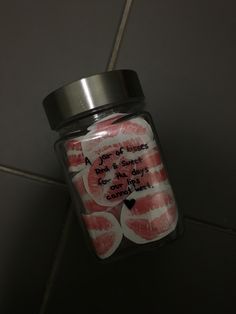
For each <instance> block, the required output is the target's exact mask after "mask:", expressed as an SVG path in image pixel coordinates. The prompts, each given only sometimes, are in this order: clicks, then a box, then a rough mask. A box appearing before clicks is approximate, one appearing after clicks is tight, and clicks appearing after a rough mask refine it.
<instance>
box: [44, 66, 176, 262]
mask: <svg viewBox="0 0 236 314" xmlns="http://www.w3.org/2000/svg"><path fill="white" fill-rule="evenodd" d="M143 106H144V95H143V92H142V88H141V85H140V82H139V79H138V76H137V74H136V72H134V71H132V70H116V71H110V72H104V73H101V74H97V75H93V76H90V77H88V78H83V79H81V80H79V81H76V82H73V83H71V84H69V85H66V86H64V87H62V88H60V89H58V90H56V91H54V92H53V93H51V94H50V95H48V96H47V97H46V98H45V100H44V108H45V110H46V113H47V116H48V119H49V122H50V124H51V127H52V129H54V130H57V131H59V134H60V139H59V140H58V141H57V142H56V144H55V149H56V152H57V154H58V156H59V159H60V161H61V164H62V166H63V168H64V172H65V175H66V179H67V183H68V186H69V187H70V191H71V194H72V197H73V200H74V202H75V207H76V211H77V214H78V218H79V221H80V222H81V225H82V228H83V230H84V233H85V237H86V239H87V243H88V245H89V247H90V248H91V251H92V252H93V253H94V255H95V256H96V257H97V258H98V259H100V260H101V259H103V260H104V259H112V258H115V257H120V256H123V255H127V254H129V253H132V252H135V251H137V250H140V249H141V250H143V249H147V248H153V247H155V248H156V247H158V246H161V245H163V244H164V243H165V242H167V241H170V240H173V239H175V238H176V237H177V236H178V234H180V233H181V232H182V221H181V220H182V219H181V216H180V214H179V212H178V209H177V205H176V200H175V197H174V193H173V190H172V188H171V185H170V182H169V178H168V174H167V170H166V166H165V163H164V161H163V154H162V152H161V148H160V143H159V140H158V137H157V133H156V130H155V126H154V124H153V121H152V118H151V116H150V114H149V113H148V112H145V111H143V110H142V108H143Z"/></svg>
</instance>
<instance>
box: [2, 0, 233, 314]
mask: <svg viewBox="0 0 236 314" xmlns="http://www.w3.org/2000/svg"><path fill="white" fill-rule="evenodd" d="M128 2H129V1H128ZM123 9H124V1H121V0H119V1H112V2H111V1H107V0H103V1H97V2H95V1H92V0H90V1H82V0H81V1H73V0H70V1H68V2H63V1H59V2H56V1H54V0H52V1H49V2H47V3H44V4H42V3H37V4H35V3H34V4H33V3H31V2H30V1H28V0H27V1H23V2H22V1H21V2H16V1H14V5H12V4H11V3H10V2H9V3H6V2H5V3H4V6H3V8H2V10H1V23H2V27H1V30H0V32H1V35H2V36H1V37H2V38H3V43H4V45H3V49H2V50H1V61H0V63H1V69H2V70H1V74H0V77H1V82H2V84H1V89H2V91H1V96H0V97H1V102H2V106H1V121H0V122H1V123H0V126H1V131H2V132H1V134H2V135H1V136H2V138H1V141H2V146H1V152H0V165H1V164H2V165H7V166H9V167H10V168H18V169H20V171H22V174H23V172H26V174H25V175H26V177H27V172H30V173H31V172H32V173H34V174H36V178H34V177H30V176H29V178H26V177H22V176H18V175H17V176H16V175H13V174H9V173H8V174H6V173H3V172H0V197H1V204H0V205H1V206H0V207H1V212H0V218H1V219H0V221H1V222H0V248H1V249H0V254H1V255H2V256H3V257H4V258H2V263H0V275H1V278H3V280H1V283H0V288H3V293H2V292H1V289H0V294H1V295H0V297H3V298H2V299H3V301H4V304H3V306H4V308H3V310H0V312H1V313H4V314H17V313H24V314H27V313H30V314H32V313H40V314H54V313H57V314H73V313H83V314H90V313H96V314H100V313H101V314H106V313H112V314H115V313H137V312H138V313H158V314H169V313H171V312H175V313H181V314H184V313H188V314H189V313H191V314H192V313H193V314H194V313H203V314H204V313H214V314H218V313H226V314H233V313H235V306H234V300H235V298H236V292H235V289H234V285H235V281H236V266H235V265H236V211H235V209H236V207H235V204H236V193H235V191H234V187H235V186H236V184H235V183H236V169H235V163H234V161H235V159H236V158H235V157H236V149H235V145H234V137H235V134H236V125H235V122H234V120H235V119H234V117H235V106H234V104H235V92H234V89H235V88H234V86H235V74H234V73H235V70H236V69H235V66H236V62H235V54H236V45H235V39H234V37H235V35H234V34H235V30H236V24H235V18H236V14H235V12H236V10H235V9H236V6H235V2H234V1H231V0H226V1H224V2H222V1H219V0H217V1H213V0H206V1H203V0H200V1H197V0H190V1H185V0H180V1H177V2H176V1H173V0H167V1H154V0H149V1H142V0H134V1H133V4H132V7H131V13H130V16H129V18H128V22H127V25H126V31H125V34H124V38H123V40H122V45H121V49H120V51H119V54H118V63H117V68H133V69H135V70H137V72H138V74H139V76H140V79H141V82H142V84H143V88H144V92H145V94H146V96H147V109H148V110H149V111H150V112H151V113H152V116H153V119H154V122H155V124H156V127H157V130H158V133H159V135H160V139H161V142H162V146H163V149H164V152H165V157H166V159H167V162H168V166H169V172H170V176H171V179H172V182H173V186H174V189H175V191H176V194H177V198H178V203H179V206H180V207H181V208H182V209H183V211H184V213H185V216H186V219H185V225H186V231H185V234H184V235H183V237H182V238H180V239H178V240H177V241H175V242H174V243H171V244H169V245H167V246H166V247H163V248H161V249H160V250H156V251H154V252H152V253H145V254H140V255H137V256H134V257H130V258H128V259H125V260H123V261H119V262H116V263H112V264H107V265H100V264H96V263H95V262H94V261H93V260H92V259H91V257H90V255H89V253H88V252H87V249H86V246H85V243H84V242H83V234H82V232H81V230H80V228H79V226H78V223H77V220H76V217H75V215H74V214H72V215H68V211H67V207H68V195H67V191H66V188H65V186H64V185H63V184H60V183H57V181H58V182H60V181H61V180H62V175H61V172H60V170H59V167H58V165H57V163H56V159H55V157H54V153H53V150H52V144H53V141H54V139H55V135H53V133H52V132H51V131H50V130H49V126H48V122H47V121H46V118H45V115H44V112H43V110H42V107H41V104H40V102H41V99H42V97H43V96H44V95H45V94H47V92H48V91H50V90H52V89H54V88H55V87H58V85H61V84H64V83H65V82H68V81H72V80H74V79H77V78H79V77H81V76H83V75H89V74H91V73H96V72H99V71H103V70H104V69H105V67H106V65H107V64H108V61H109V56H110V54H111V50H112V47H114V39H115V36H116V34H117V33H116V32H117V29H118V26H119V23H120V17H121V14H122V10H123ZM0 170H1V167H0ZM37 175H40V177H37ZM44 177H46V178H47V177H49V178H52V181H49V182H43V178H44ZM30 178H31V179H30ZM33 179H34V180H33ZM39 180H41V181H39ZM53 180H54V181H53ZM68 217H69V218H68ZM65 223H66V228H65V227H64V224H65ZM63 230H64V231H63Z"/></svg>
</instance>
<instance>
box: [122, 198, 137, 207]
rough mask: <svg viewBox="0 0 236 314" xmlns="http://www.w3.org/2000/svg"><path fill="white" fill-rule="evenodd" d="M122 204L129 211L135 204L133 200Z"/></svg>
mask: <svg viewBox="0 0 236 314" xmlns="http://www.w3.org/2000/svg"><path fill="white" fill-rule="evenodd" d="M124 203H125V205H126V207H128V209H131V208H132V207H133V206H134V204H135V199H133V198H132V199H131V200H124Z"/></svg>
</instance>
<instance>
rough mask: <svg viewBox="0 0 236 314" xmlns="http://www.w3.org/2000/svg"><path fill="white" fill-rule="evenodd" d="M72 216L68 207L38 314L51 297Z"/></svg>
mask: <svg viewBox="0 0 236 314" xmlns="http://www.w3.org/2000/svg"><path fill="white" fill-rule="evenodd" d="M72 216H73V209H72V207H71V206H70V207H69V209H68V212H67V215H66V217H65V224H64V225H63V227H62V232H61V236H60V238H59V240H58V246H57V249H56V252H55V255H54V258H53V262H52V267H51V271H50V274H49V277H48V280H47V283H46V287H45V289H44V293H43V298H42V304H41V307H40V310H39V314H44V313H45V312H46V308H47V304H48V301H49V298H50V295H51V291H52V288H53V284H54V282H55V278H56V274H57V271H58V269H59V266H60V261H61V258H62V256H63V253H64V250H65V246H66V240H67V235H68V232H69V228H70V223H71V219H72Z"/></svg>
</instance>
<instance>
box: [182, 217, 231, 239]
mask: <svg viewBox="0 0 236 314" xmlns="http://www.w3.org/2000/svg"><path fill="white" fill-rule="evenodd" d="M184 219H185V220H187V221H190V222H193V223H195V224H198V225H203V226H207V227H208V228H211V229H215V230H217V231H220V232H224V233H227V234H232V235H236V229H234V228H227V227H223V226H221V225H219V224H216V223H212V222H208V221H204V220H202V219H198V218H194V217H191V216H188V215H184Z"/></svg>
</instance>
